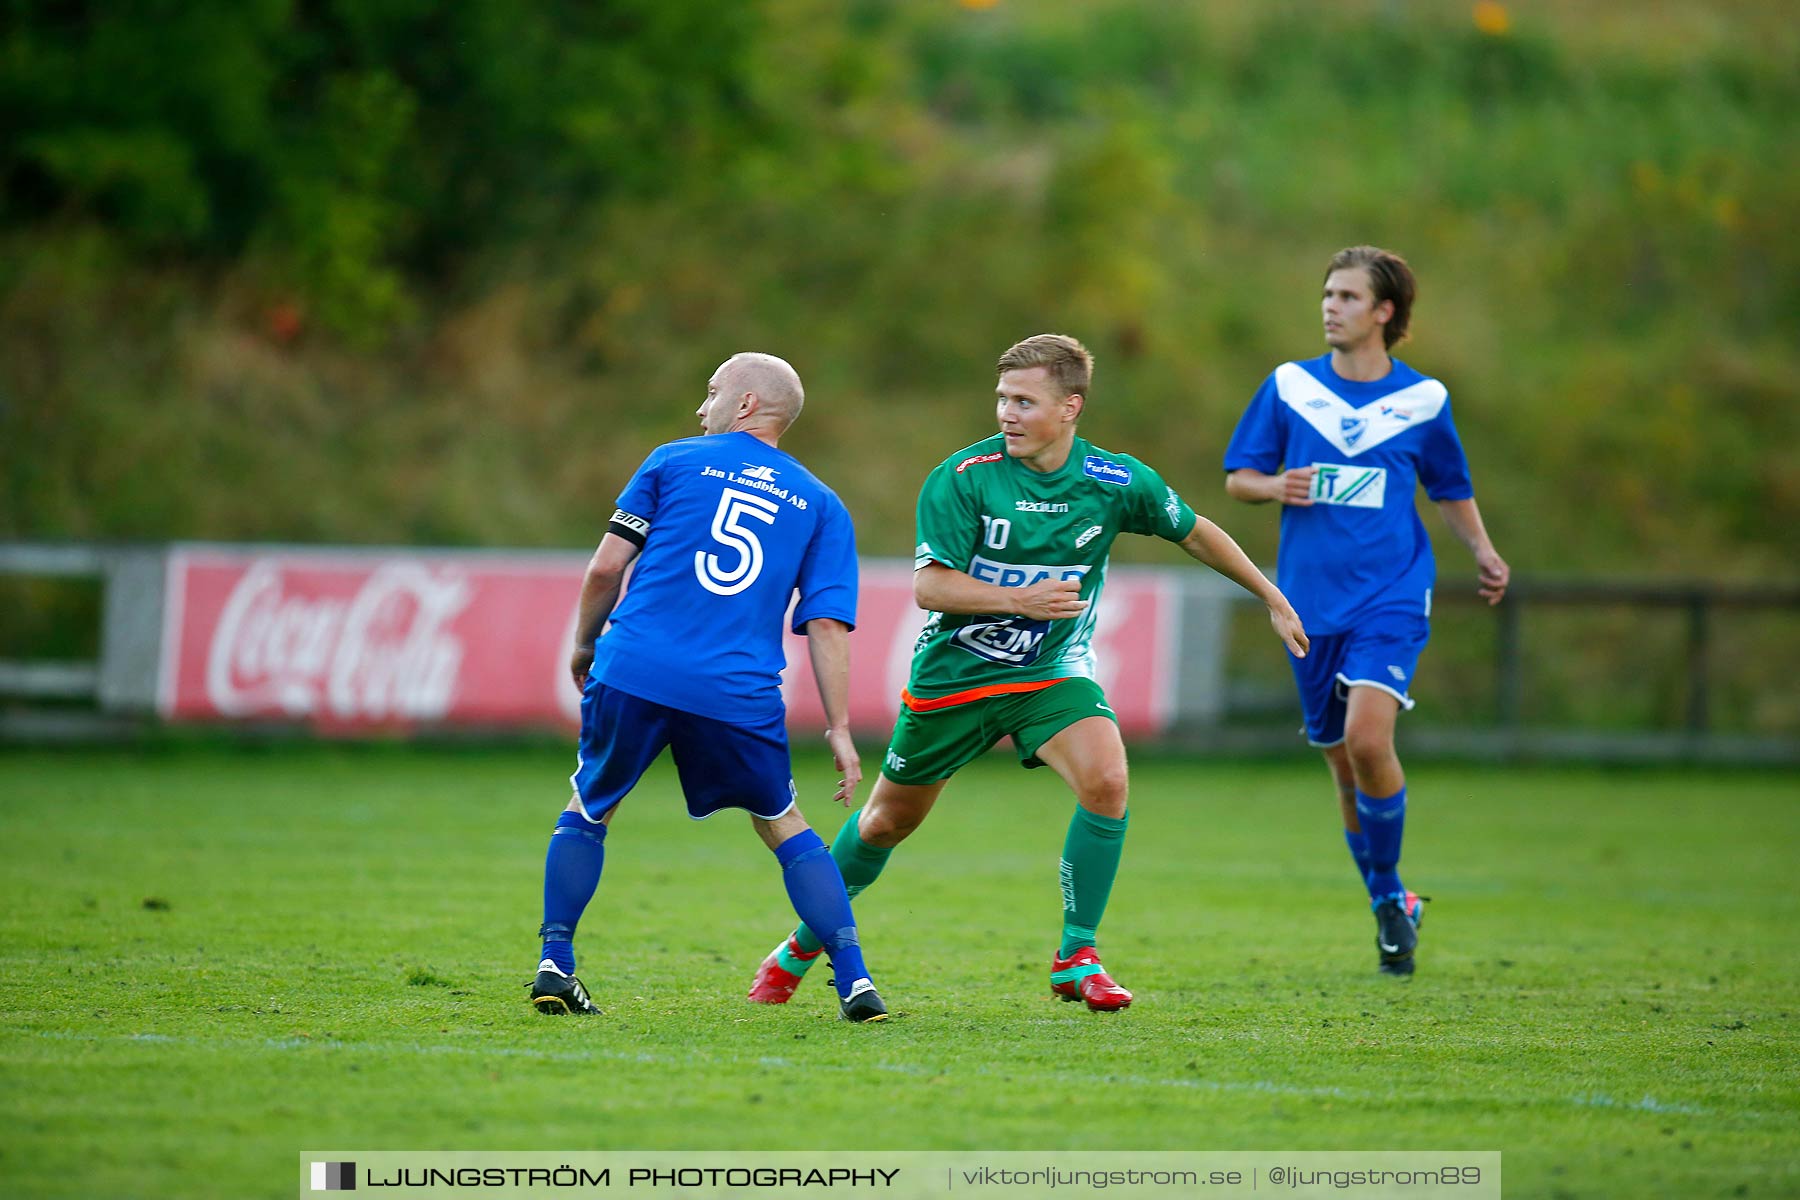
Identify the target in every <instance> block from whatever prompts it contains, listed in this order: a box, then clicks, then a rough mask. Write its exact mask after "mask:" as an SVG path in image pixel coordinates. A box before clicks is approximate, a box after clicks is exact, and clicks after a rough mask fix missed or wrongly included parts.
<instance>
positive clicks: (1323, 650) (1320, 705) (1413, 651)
mask: <svg viewBox="0 0 1800 1200" xmlns="http://www.w3.org/2000/svg"><path fill="white" fill-rule="evenodd" d="M1430 636H1431V625H1430V623H1429V622H1427V621H1426V620H1425V618H1424V617H1422V616H1420V615H1418V614H1417V613H1379V614H1376V615H1375V616H1373V617H1371V618H1369V619H1368V620H1365V621H1364V622H1363V623H1362V624H1360V625H1358V626H1357V627H1356V628H1355V629H1352V630H1348V631H1346V632H1344V633H1327V634H1319V635H1316V636H1314V637H1313V638H1311V639H1310V641H1311V645H1310V646H1309V647H1308V648H1307V652H1306V657H1305V658H1295V657H1294V656H1293V655H1292V654H1289V655H1288V665H1289V666H1291V667H1293V668H1294V683H1295V685H1296V686H1297V687H1298V688H1299V689H1300V710H1301V712H1303V713H1304V714H1305V715H1306V727H1305V728H1304V729H1303V730H1301V732H1302V733H1304V734H1306V740H1307V741H1308V742H1309V743H1311V744H1312V745H1314V746H1335V745H1337V744H1338V743H1339V742H1342V741H1343V740H1344V714H1345V712H1346V711H1347V710H1348V708H1349V704H1350V689H1351V688H1353V687H1372V688H1380V689H1381V690H1382V691H1384V692H1386V693H1387V694H1388V695H1390V696H1392V697H1394V699H1396V700H1398V701H1400V707H1401V709H1402V710H1405V709H1409V708H1411V707H1412V706H1413V698H1412V697H1411V696H1410V695H1408V694H1407V687H1408V685H1410V684H1411V683H1412V678H1413V672H1414V671H1415V670H1416V669H1417V668H1418V665H1419V654H1420V653H1421V652H1422V651H1423V650H1424V649H1425V642H1426V640H1427V639H1428V638H1429V637H1430Z"/></svg>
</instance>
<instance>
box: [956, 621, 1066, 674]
mask: <svg viewBox="0 0 1800 1200" xmlns="http://www.w3.org/2000/svg"><path fill="white" fill-rule="evenodd" d="M1049 632H1050V622H1048V621H1033V620H1030V619H1028V618H1026V617H1008V618H1007V619H1006V620H1004V621H988V622H984V623H983V624H980V625H964V626H963V627H962V628H961V629H958V630H957V631H956V632H955V633H953V634H951V635H950V640H951V641H952V642H953V643H955V644H956V645H958V646H961V647H962V648H963V649H964V650H967V651H968V652H969V653H970V654H973V655H975V657H977V658H985V659H987V660H988V661H989V662H997V663H1005V664H1006V665H1007V666H1009V667H1023V666H1029V665H1030V664H1031V663H1034V662H1036V661H1037V657H1038V655H1039V654H1041V653H1042V652H1043V649H1044V635H1045V634H1047V633H1049Z"/></svg>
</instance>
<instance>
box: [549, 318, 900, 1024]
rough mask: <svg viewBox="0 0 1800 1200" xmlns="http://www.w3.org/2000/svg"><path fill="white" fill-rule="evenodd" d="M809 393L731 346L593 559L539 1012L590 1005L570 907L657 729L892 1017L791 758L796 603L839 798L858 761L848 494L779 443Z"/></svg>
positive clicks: (659, 745) (653, 746) (860, 996)
mask: <svg viewBox="0 0 1800 1200" xmlns="http://www.w3.org/2000/svg"><path fill="white" fill-rule="evenodd" d="M804 402H805V396H804V393H803V391H802V389H801V386H800V377H799V376H798V375H797V374H795V372H794V369H793V368H792V367H791V366H789V365H788V364H787V363H786V362H784V361H782V360H781V359H779V358H776V357H774V356H773V355H768V354H737V355H733V356H732V357H731V358H729V359H727V360H726V361H725V362H724V363H723V364H721V365H720V367H719V369H718V370H717V371H715V372H713V375H712V378H711V379H710V380H709V381H708V383H707V388H706V400H705V402H704V403H702V404H701V405H700V408H699V411H698V412H697V413H696V414H695V415H696V416H698V417H699V418H700V426H701V430H702V433H701V436H699V437H692V438H686V439H684V440H682V441H678V442H670V443H669V444H668V445H665V446H659V447H657V448H656V449H655V450H653V451H651V453H650V456H649V457H648V458H646V459H645V460H644V463H643V465H642V466H640V467H639V468H638V470H637V473H636V474H635V475H633V476H632V477H631V482H630V483H628V484H626V486H625V490H624V492H622V493H621V494H620V496H619V502H618V510H617V511H616V512H614V513H613V515H612V520H611V522H610V523H609V524H608V526H607V532H606V535H605V536H604V537H603V538H602V539H601V542H600V546H599V548H598V549H597V550H595V552H594V557H593V561H592V562H590V563H589V564H588V569H587V575H586V577H585V578H584V579H583V581H582V585H581V607H580V612H579V615H578V616H577V619H576V631H575V648H574V653H573V656H572V658H571V659H570V663H569V668H570V674H571V675H572V676H573V678H574V681H575V686H577V687H578V688H580V689H581V744H580V755H579V759H578V761H577V765H576V769H575V774H574V775H573V776H572V777H571V778H570V782H571V783H572V784H573V785H574V788H575V795H574V798H573V799H571V800H570V801H569V805H568V807H567V808H566V809H565V810H564V811H563V813H562V816H561V817H560V818H558V820H557V822H556V828H555V830H554V831H552V834H551V837H550V850H549V854H548V855H547V857H546V859H545V862H544V920H543V925H542V926H541V927H540V929H539V931H538V933H539V936H540V937H541V938H542V939H543V951H542V955H541V959H540V961H539V963H538V970H537V977H536V979H535V980H533V982H532V983H531V985H530V986H531V1003H532V1004H533V1005H534V1006H535V1007H536V1008H537V1010H538V1011H539V1012H541V1013H546V1014H550V1015H553V1016H562V1015H565V1014H571V1013H596V1012H598V1011H599V1009H598V1008H596V1007H595V1006H594V1003H593V999H592V997H591V996H589V994H588V991H587V988H586V987H584V986H583V985H582V983H581V981H580V980H579V979H577V978H576V977H575V949H574V937H575V927H576V924H577V922H578V921H579V920H580V919H581V915H582V913H583V911H584V910H585V909H586V907H587V904H588V902H589V900H591V899H592V897H593V895H594V890H595V887H596V886H597V885H598V884H599V882H600V872H601V868H602V866H603V865H604V863H605V852H606V832H607V826H608V823H609V822H610V821H611V820H612V816H613V814H614V813H615V812H617V811H618V806H619V803H620V801H622V800H623V799H624V798H625V796H626V795H627V794H628V793H629V792H630V791H631V789H632V788H633V787H634V786H636V784H637V781H638V779H639V778H640V777H641V776H642V775H643V773H644V771H645V769H646V768H648V767H649V766H650V764H651V763H652V762H654V761H655V760H656V759H657V757H658V756H660V755H661V754H662V752H663V750H664V748H665V747H666V748H668V749H670V750H671V751H672V753H673V755H674V759H675V769H676V771H677V772H678V773H679V775H680V778H681V789H682V792H683V793H684V794H685V796H686V798H687V809H688V815H689V816H691V817H693V818H694V819H695V820H699V819H701V818H704V817H708V816H711V815H712V814H713V813H715V812H717V811H719V810H720V809H723V808H739V809H743V810H744V811H745V812H747V813H749V814H750V824H751V825H752V827H754V828H755V830H756V833H757V835H758V836H759V837H761V838H762V840H763V843H764V844H765V845H766V846H768V847H769V849H770V850H773V851H774V852H775V857H776V859H777V860H778V861H779V862H780V864H781V869H782V877H783V880H784V882H785V883H786V886H787V892H788V897H789V899H790V900H792V901H793V905H794V911H795V912H796V913H798V914H799V916H800V919H801V920H802V921H804V922H806V924H807V925H808V926H809V927H811V928H813V929H824V930H830V931H831V933H830V936H829V937H828V938H827V939H825V948H826V952H827V953H828V954H829V956H830V958H831V964H832V967H833V969H834V971H835V972H836V976H837V978H836V981H835V982H836V985H837V992H838V1012H839V1015H840V1016H842V1017H843V1018H844V1019H846V1020H849V1021H855V1022H868V1021H881V1020H885V1019H886V1018H887V1007H886V1006H885V1005H884V1004H883V1003H882V1000H881V997H880V996H879V995H878V994H877V993H876V991H875V988H874V985H873V984H871V983H870V981H869V978H868V971H867V970H866V969H865V968H864V966H863V958H862V950H861V947H860V945H859V943H858V940H857V932H856V920H855V918H854V917H852V916H851V914H850V899H849V896H848V894H847V893H846V892H845V890H844V879H843V876H842V875H841V874H839V872H838V868H837V865H836V864H835V863H834V862H833V861H832V859H831V854H830V852H829V851H828V850H827V849H826V846H825V843H824V842H823V841H821V840H820V839H819V835H818V834H816V833H814V832H813V831H812V829H811V828H810V827H809V826H808V825H807V823H806V819H805V818H804V817H802V816H801V815H800V808H799V804H798V802H797V799H796V797H797V791H796V788H795V786H794V781H793V777H792V774H791V768H790V766H789V763H788V743H787V730H786V727H785V720H786V709H785V706H784V705H783V703H782V699H781V671H782V668H783V667H784V666H785V665H786V657H785V654H784V653H783V649H782V633H783V630H784V628H786V627H787V625H788V612H789V607H790V605H791V606H792V610H793V616H792V628H793V630H794V632H795V633H803V634H805V635H806V639H807V648H808V652H809V654H810V656H811V659H812V665H813V671H814V674H815V675H816V676H817V678H818V684H819V695H820V698H821V699H822V700H823V701H824V706H825V713H826V719H827V721H828V722H829V729H828V730H827V731H826V740H827V742H828V744H829V745H830V747H831V752H832V757H833V759H834V760H835V762H836V765H837V769H838V771H839V772H840V773H841V774H842V776H843V778H841V779H840V780H839V781H838V787H837V795H836V797H835V798H836V799H837V800H839V801H841V802H843V803H844V804H845V805H846V806H847V805H848V804H849V802H850V798H851V796H852V795H853V794H854V792H855V790H856V786H857V784H858V783H860V782H861V781H862V765H861V760H860V759H859V758H858V757H857V753H856V745H855V743H854V742H853V741H852V740H851V737H850V730H849V702H848V697H849V677H850V650H849V636H848V635H849V632H850V630H851V628H852V627H854V625H855V623H856V590H857V566H856V537H855V533H854V531H853V530H852V528H851V524H850V514H849V513H848V512H847V511H846V510H845V508H844V505H843V502H842V501H840V500H839V499H838V498H837V496H836V495H835V494H834V493H833V492H832V491H831V489H830V488H828V487H826V486H825V485H824V484H823V483H820V482H819V480H818V479H817V478H816V477H815V476H814V475H813V473H812V472H811V471H809V470H807V469H806V468H805V467H804V466H803V465H801V463H800V462H799V460H798V459H795V458H794V457H793V456H791V455H789V454H787V453H786V452H785V451H783V450H781V449H779V448H778V446H777V443H778V442H779V441H780V439H781V436H782V434H783V433H785V432H786V431H787V429H788V426H790V425H792V424H793V422H794V419H795V418H796V417H798V416H799V415H800V409H801V406H802V404H803V403H804ZM633 560H636V563H637V568H636V570H635V571H634V572H633V574H632V577H631V587H630V589H629V590H628V591H626V592H625V595H624V598H623V599H622V600H621V599H620V596H619V593H620V589H621V587H622V586H623V583H624V577H625V569H626V568H627V567H628V566H630V565H631V563H632V562H633ZM796 593H798V596H799V598H798V600H796V599H795V594H796ZM608 618H610V619H611V625H610V627H608V626H607V621H608ZM603 628H604V629H605V632H604V634H603V633H602V632H601V631H602V629H603Z"/></svg>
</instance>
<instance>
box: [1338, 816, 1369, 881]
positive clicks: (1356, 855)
mask: <svg viewBox="0 0 1800 1200" xmlns="http://www.w3.org/2000/svg"><path fill="white" fill-rule="evenodd" d="M1344 845H1346V846H1348V847H1350V857H1351V858H1353V859H1355V860H1356V877H1357V879H1359V880H1361V881H1362V885H1363V886H1364V887H1368V886H1369V835H1368V834H1366V833H1363V832H1361V831H1358V830H1349V829H1346V830H1344Z"/></svg>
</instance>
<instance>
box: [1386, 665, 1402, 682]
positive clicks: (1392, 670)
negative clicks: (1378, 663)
mask: <svg viewBox="0 0 1800 1200" xmlns="http://www.w3.org/2000/svg"><path fill="white" fill-rule="evenodd" d="M1388 674H1389V675H1392V676H1393V677H1394V678H1395V679H1398V680H1399V681H1400V682H1401V683H1405V682H1406V672H1405V671H1402V670H1401V669H1400V668H1399V667H1396V666H1392V665H1390V666H1389V667H1388Z"/></svg>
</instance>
